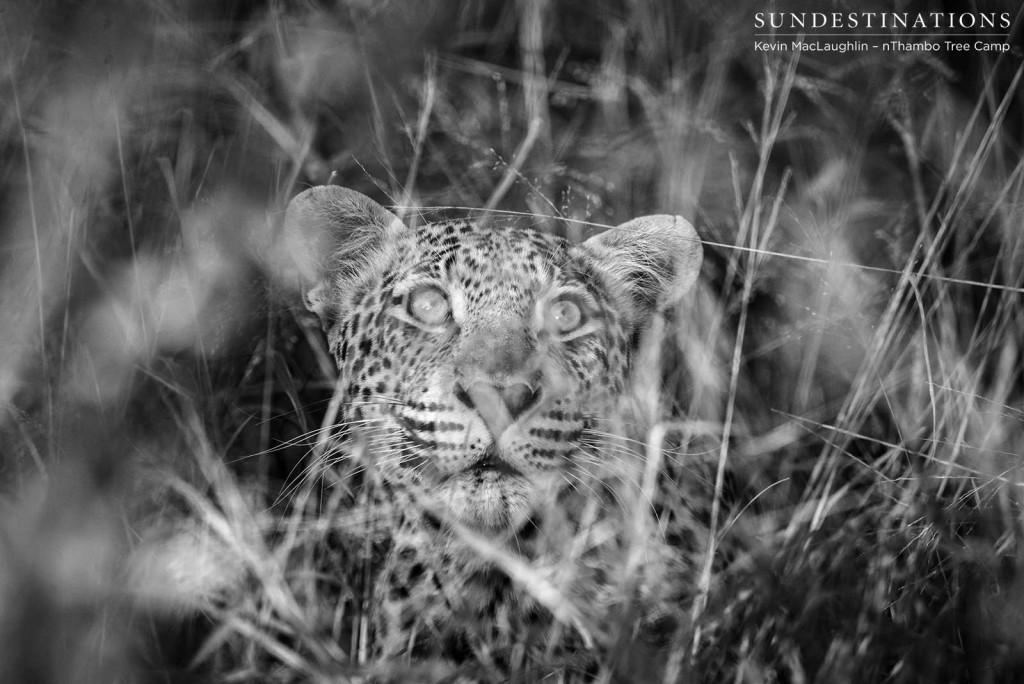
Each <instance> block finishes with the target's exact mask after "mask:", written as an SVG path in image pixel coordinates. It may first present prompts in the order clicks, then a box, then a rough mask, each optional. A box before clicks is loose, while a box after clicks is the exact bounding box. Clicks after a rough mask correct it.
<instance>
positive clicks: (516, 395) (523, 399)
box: [455, 380, 541, 439]
mask: <svg viewBox="0 0 1024 684" xmlns="http://www.w3.org/2000/svg"><path fill="white" fill-rule="evenodd" d="M540 394H541V393H540V390H539V389H536V390H535V389H534V388H533V387H531V386H530V385H528V384H526V383H525V382H514V383H512V384H510V385H507V386H503V387H499V386H496V385H493V384H491V383H489V382H486V381H479V380H478V381H476V382H473V383H472V384H470V385H469V386H468V387H463V386H462V385H461V384H459V383H456V384H455V397H456V398H457V399H458V400H459V401H460V402H462V404H464V405H465V406H466V407H468V408H471V409H474V410H475V411H476V412H477V413H478V414H479V415H480V417H481V418H482V419H483V421H484V425H486V426H487V430H488V432H490V433H491V436H492V437H494V439H498V438H499V437H501V435H502V434H503V433H504V432H505V430H507V429H508V426H509V425H511V424H512V423H514V422H515V421H516V420H517V419H518V418H519V417H520V416H522V415H523V414H524V413H526V412H527V411H528V410H529V409H530V408H532V407H534V406H536V405H537V402H538V401H539V400H540Z"/></svg>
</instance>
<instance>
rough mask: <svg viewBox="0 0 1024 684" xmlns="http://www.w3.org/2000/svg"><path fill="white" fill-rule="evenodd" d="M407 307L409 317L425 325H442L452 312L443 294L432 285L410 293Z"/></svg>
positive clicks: (418, 288)
mask: <svg viewBox="0 0 1024 684" xmlns="http://www.w3.org/2000/svg"><path fill="white" fill-rule="evenodd" d="M407 306H408V310H409V315H410V316H412V317H413V318H415V319H416V320H418V321H420V322H422V323H426V324H427V325H438V324H440V323H444V322H445V321H446V320H448V316H450V315H451V311H452V308H451V306H450V305H449V304H448V298H447V297H446V296H445V294H444V292H442V291H441V290H439V289H437V288H436V287H434V286H433V285H423V286H421V287H417V288H416V289H415V290H413V291H412V292H410V293H409V303H408V305H407Z"/></svg>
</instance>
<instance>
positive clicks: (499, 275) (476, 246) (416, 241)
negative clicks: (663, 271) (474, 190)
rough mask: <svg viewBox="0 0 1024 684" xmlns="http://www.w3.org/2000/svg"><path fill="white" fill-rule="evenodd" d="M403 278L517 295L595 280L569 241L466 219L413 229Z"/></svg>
mask: <svg viewBox="0 0 1024 684" xmlns="http://www.w3.org/2000/svg"><path fill="white" fill-rule="evenodd" d="M402 261H403V262H404V263H403V264H402V268H403V269H404V271H405V273H406V274H419V275H423V276H428V277H432V278H437V279H438V280H441V281H444V282H448V283H452V284H457V285H462V286H479V287H487V288H492V289H500V290H502V291H503V292H505V293H506V294H515V293H516V292H522V291H523V290H528V289H537V288H541V287H544V286H546V285H549V284H559V283H566V282H571V281H579V280H586V281H587V282H591V281H593V277H592V274H590V273H589V272H587V269H586V268H585V267H582V265H581V264H578V263H576V262H575V261H574V260H573V259H572V245H571V243H569V242H568V241H567V240H565V239H563V238H559V237H556V236H553V235H546V234H543V233H538V232H535V231H533V230H529V229H522V228H517V227H510V226H497V227H494V226H481V225H478V224H475V223H471V222H466V221H450V222H446V223H438V224H429V225H424V226H421V227H419V228H417V230H416V232H415V235H414V236H413V238H412V239H411V241H410V247H409V250H408V253H407V254H405V255H404V256H403V259H402Z"/></svg>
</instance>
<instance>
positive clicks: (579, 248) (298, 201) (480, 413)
mask: <svg viewBox="0 0 1024 684" xmlns="http://www.w3.org/2000/svg"><path fill="white" fill-rule="evenodd" d="M285 226H286V236H288V238H289V241H290V244H292V245H297V249H295V250H294V251H295V256H296V257H297V261H298V263H299V265H300V270H301V271H302V274H303V279H304V281H305V287H304V298H305V302H306V305H307V306H308V307H309V309H310V310H312V311H313V312H315V313H316V314H317V315H318V316H319V317H320V321H321V323H322V324H323V328H324V330H325V331H326V333H327V339H328V343H329V346H330V350H331V353H332V354H333V355H334V358H335V360H336V361H337V364H338V369H339V372H340V377H339V382H340V383H341V385H340V390H341V391H343V392H345V393H346V395H347V396H346V401H345V409H344V414H343V417H344V419H345V421H346V423H347V425H348V426H349V429H350V430H351V431H353V433H355V434H358V435H360V436H361V437H362V438H363V439H364V440H365V442H366V444H367V445H368V446H369V450H370V453H371V454H372V455H373V460H374V464H375V466H376V468H377V469H378V470H379V472H380V473H381V474H382V475H383V477H384V478H385V479H386V480H387V481H388V482H389V483H390V484H391V485H392V486H394V487H399V488H402V489H404V490H407V491H410V492H412V493H413V494H414V495H415V496H416V497H417V498H419V499H420V500H421V501H423V502H424V503H425V504H427V505H428V506H434V507H439V508H440V509H441V510H443V512H444V513H445V514H446V515H448V516H450V517H451V518H452V519H454V520H457V521H459V522H462V523H463V524H467V525H470V526H473V527H476V528H478V529H482V530H494V531H498V530H515V529H517V528H518V527H519V526H521V525H522V524H523V523H524V522H525V521H526V520H527V519H528V517H529V516H530V515H531V513H532V512H533V511H535V510H536V509H537V508H538V507H539V506H540V505H541V503H542V502H543V501H545V500H548V498H549V497H551V496H554V495H555V493H557V492H558V491H559V490H560V489H561V488H562V487H563V486H565V485H566V484H568V483H570V482H571V479H572V477H573V468H574V464H575V462H576V460H577V458H578V457H579V455H580V454H581V439H582V438H583V436H584V434H585V432H586V431H587V430H588V428H592V427H593V426H594V424H595V421H599V420H600V418H601V416H602V415H603V414H604V413H605V412H606V411H608V410H609V408H610V406H612V404H613V402H614V401H615V400H616V398H617V397H618V396H619V395H620V394H621V393H622V392H623V390H624V387H625V386H626V384H627V379H628V376H629V370H630V364H631V356H632V354H633V352H634V341H635V339H636V333H637V332H638V330H639V329H640V327H641V326H643V324H644V322H645V321H646V320H647V319H648V318H649V317H650V316H651V314H652V313H653V312H654V311H655V310H656V309H658V308H659V307H663V306H665V305H667V304H668V303H670V302H671V300H673V299H675V298H677V297H679V296H680V295H682V294H683V293H684V292H685V291H686V290H687V289H688V288H689V287H690V286H691V285H692V284H693V282H694V280H695V279H696V277H697V271H698V269H699V267H700V263H701V258H702V250H701V244H700V240H699V239H698V237H697V234H696V232H695V231H694V229H693V227H692V226H691V225H690V224H689V223H688V222H687V221H685V220H683V219H682V218H680V217H674V216H646V217H643V218H638V219H635V220H633V221H630V222H628V223H626V224H623V225H621V226H619V227H617V228H614V229H611V230H608V231H606V232H604V233H602V234H600V235H598V236H596V237H594V238H591V239H590V240H587V241H586V242H584V243H582V244H579V245H576V244H572V243H570V242H569V241H567V240H564V239H562V238H558V237H554V236H551V235H545V234H542V233H538V232H535V231H532V230H526V229H522V228H515V227H509V226H485V225H479V224H476V223H473V222H465V221H453V222H445V223H436V224H427V225H417V226H414V227H410V226H407V225H406V224H404V223H403V222H402V221H401V220H399V219H398V218H397V217H395V216H394V215H393V214H392V213H390V212H389V211H387V210H386V209H384V208H383V207H381V206H380V205H379V204H377V203H375V202H374V201H373V200H371V199H369V198H368V197H366V196H364V195H361V194H359V193H357V192H354V191H352V190H348V189H344V188H340V187H337V186H320V187H314V188H311V189H309V190H306V191H305V192H303V193H301V194H300V195H298V196H297V197H296V198H295V199H293V200H292V201H291V204H290V205H289V207H288V211H287V215H286V220H285Z"/></svg>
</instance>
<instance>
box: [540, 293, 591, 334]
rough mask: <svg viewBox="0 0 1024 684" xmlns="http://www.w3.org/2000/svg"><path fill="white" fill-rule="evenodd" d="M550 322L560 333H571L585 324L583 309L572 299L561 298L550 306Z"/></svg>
mask: <svg viewBox="0 0 1024 684" xmlns="http://www.w3.org/2000/svg"><path fill="white" fill-rule="evenodd" d="M548 322H549V323H550V324H551V326H552V327H553V328H554V329H555V330H557V331H558V332H559V333H563V334H564V333H569V332H572V331H573V330H575V329H576V328H578V327H580V325H582V324H583V311H581V310H580V307H579V304H577V303H576V302H574V301H573V300H571V299H559V300H557V301H555V302H552V304H551V306H549V307H548Z"/></svg>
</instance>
